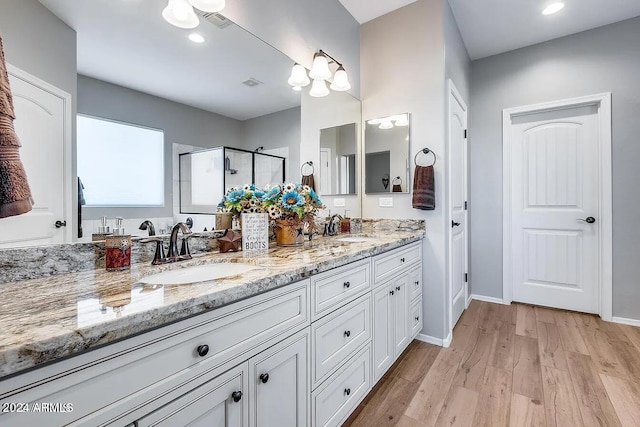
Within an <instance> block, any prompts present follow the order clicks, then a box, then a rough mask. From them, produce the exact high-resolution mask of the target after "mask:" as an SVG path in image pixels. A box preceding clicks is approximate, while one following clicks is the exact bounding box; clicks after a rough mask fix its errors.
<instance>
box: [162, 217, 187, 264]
mask: <svg viewBox="0 0 640 427" xmlns="http://www.w3.org/2000/svg"><path fill="white" fill-rule="evenodd" d="M179 231H182V234H183V235H184V237H183V239H182V248H181V250H180V252H178V232H179ZM191 235H192V233H191V229H189V227H187V225H186V224H185V223H183V222H179V223H177V224H176V225H174V226H173V229H172V230H171V238H170V239H169V255H168V256H167V261H168V262H173V261H181V260H183V259H191V253H190V252H189V244H188V243H187V239H188V238H189V237H191Z"/></svg>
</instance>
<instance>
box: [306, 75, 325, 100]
mask: <svg viewBox="0 0 640 427" xmlns="http://www.w3.org/2000/svg"><path fill="white" fill-rule="evenodd" d="M309 95H311V96H313V97H314V98H322V97H323V96H327V95H329V88H328V87H327V84H326V83H325V81H324V80H318V79H314V80H313V84H312V85H311V90H310V91H309Z"/></svg>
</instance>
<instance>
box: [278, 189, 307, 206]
mask: <svg viewBox="0 0 640 427" xmlns="http://www.w3.org/2000/svg"><path fill="white" fill-rule="evenodd" d="M280 201H281V202H282V206H284V207H285V208H286V209H291V208H293V207H295V206H302V205H304V197H302V196H301V195H300V194H298V193H297V192H296V191H287V192H286V193H284V194H283V195H282V198H281V199H280Z"/></svg>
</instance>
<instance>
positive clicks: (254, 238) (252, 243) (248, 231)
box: [242, 213, 269, 252]
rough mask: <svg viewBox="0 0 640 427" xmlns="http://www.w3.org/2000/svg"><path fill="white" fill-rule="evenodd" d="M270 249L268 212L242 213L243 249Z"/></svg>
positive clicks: (246, 250)
mask: <svg viewBox="0 0 640 427" xmlns="http://www.w3.org/2000/svg"><path fill="white" fill-rule="evenodd" d="M267 249H269V216H268V215H267V214H266V213H257V214H245V213H243V214H242V250H243V251H245V252H251V251H264V250H267Z"/></svg>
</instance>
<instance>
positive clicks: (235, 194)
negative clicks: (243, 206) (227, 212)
mask: <svg viewBox="0 0 640 427" xmlns="http://www.w3.org/2000/svg"><path fill="white" fill-rule="evenodd" d="M243 196H244V191H242V190H236V191H232V192H231V193H229V195H228V196H227V200H229V202H231V203H236V202H239V201H240V199H242V197H243Z"/></svg>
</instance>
